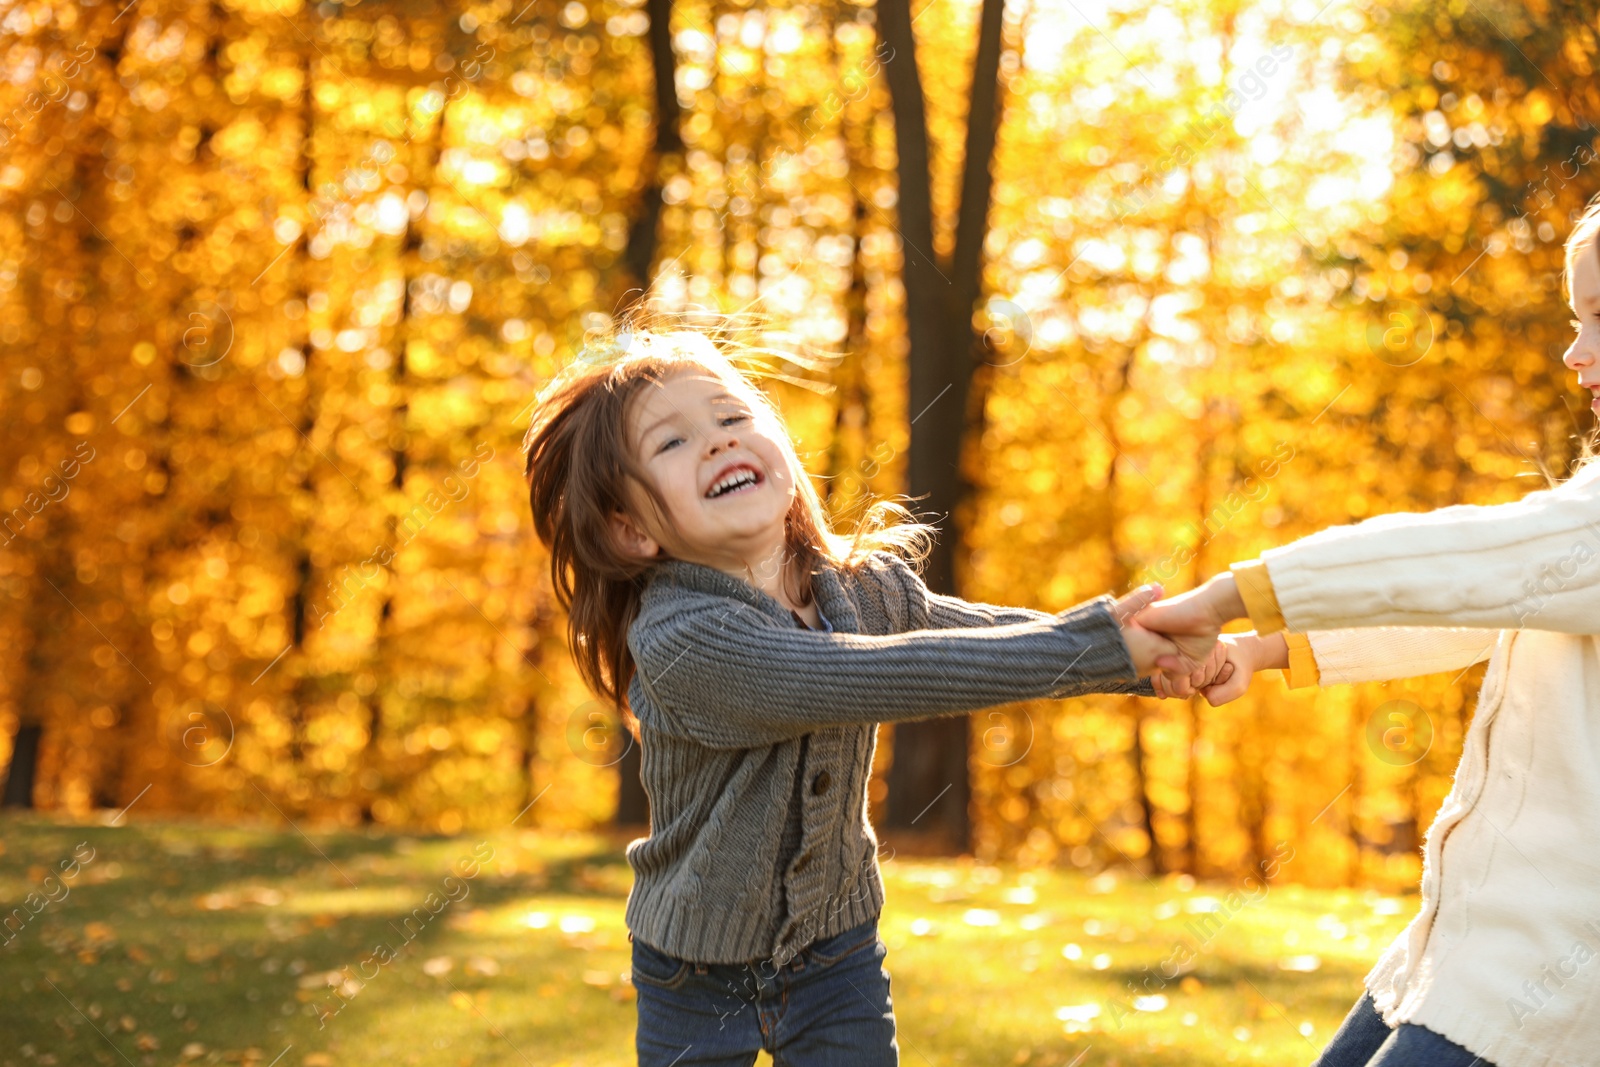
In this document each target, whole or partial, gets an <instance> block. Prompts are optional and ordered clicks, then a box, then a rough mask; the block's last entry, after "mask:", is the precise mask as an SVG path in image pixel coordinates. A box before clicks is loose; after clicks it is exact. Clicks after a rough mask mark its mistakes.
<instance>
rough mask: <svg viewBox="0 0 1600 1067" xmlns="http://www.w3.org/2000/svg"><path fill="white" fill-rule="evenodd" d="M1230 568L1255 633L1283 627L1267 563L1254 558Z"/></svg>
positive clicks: (1273, 632)
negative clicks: (1253, 625) (1253, 624)
mask: <svg viewBox="0 0 1600 1067" xmlns="http://www.w3.org/2000/svg"><path fill="white" fill-rule="evenodd" d="M1230 569H1231V570H1232V571H1233V580H1234V582H1235V584H1237V585H1238V587H1239V599H1240V600H1243V601H1244V609H1245V610H1246V611H1248V612H1249V613H1250V621H1251V622H1253V623H1255V627H1256V633H1258V634H1275V633H1277V632H1278V631H1279V630H1282V629H1284V628H1285V626H1284V621H1283V610H1282V609H1281V608H1279V607H1278V594H1277V592H1276V591H1274V590H1273V588H1272V576H1271V575H1269V574H1268V573H1267V565H1266V564H1265V563H1263V562H1262V561H1261V560H1259V559H1256V560H1251V561H1250V562H1249V563H1235V564H1234V565H1233V567H1232V568H1230Z"/></svg>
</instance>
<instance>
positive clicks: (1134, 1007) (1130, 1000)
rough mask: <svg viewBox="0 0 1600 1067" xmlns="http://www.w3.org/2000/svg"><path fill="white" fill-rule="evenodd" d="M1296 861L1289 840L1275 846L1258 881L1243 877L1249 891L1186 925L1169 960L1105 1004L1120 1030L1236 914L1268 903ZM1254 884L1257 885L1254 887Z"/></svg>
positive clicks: (1233, 893) (1232, 894) (1188, 965)
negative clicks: (1283, 874) (1279, 876)
mask: <svg viewBox="0 0 1600 1067" xmlns="http://www.w3.org/2000/svg"><path fill="white" fill-rule="evenodd" d="M1293 860H1294V846H1292V845H1290V844H1289V843H1288V842H1287V841H1280V842H1278V843H1277V844H1276V845H1275V846H1273V849H1272V855H1271V856H1270V857H1268V858H1266V859H1263V860H1261V861H1260V864H1259V866H1260V869H1261V877H1260V879H1259V881H1258V879H1257V878H1256V876H1255V875H1254V874H1248V875H1246V876H1245V878H1244V887H1245V889H1246V892H1243V893H1241V892H1240V891H1239V890H1238V889H1234V890H1232V891H1230V892H1229V893H1228V895H1227V896H1226V897H1224V898H1223V899H1222V900H1220V901H1218V902H1217V906H1216V908H1215V909H1214V910H1212V911H1207V912H1201V913H1199V914H1198V915H1196V916H1195V917H1194V918H1192V919H1190V920H1189V921H1188V922H1186V923H1184V930H1185V933H1186V936H1184V937H1181V938H1179V939H1178V940H1177V941H1175V942H1174V943H1173V946H1172V951H1171V952H1170V953H1169V954H1168V955H1167V957H1166V959H1164V960H1162V961H1161V962H1160V963H1158V964H1156V965H1155V967H1154V968H1151V967H1146V968H1145V969H1144V977H1143V978H1141V979H1138V980H1137V984H1136V980H1135V979H1129V980H1128V981H1127V982H1126V983H1125V988H1126V989H1127V994H1126V995H1125V996H1118V997H1117V998H1115V999H1112V1000H1108V1001H1107V1002H1106V1007H1107V1011H1108V1013H1109V1014H1110V1016H1111V1018H1112V1020H1113V1021H1114V1022H1115V1023H1116V1025H1117V1029H1118V1030H1120V1029H1122V1027H1123V1024H1124V1022H1125V1020H1126V1019H1127V1018H1128V1017H1129V1016H1130V1015H1133V1014H1135V1013H1136V1012H1138V1011H1139V1010H1140V1009H1139V1001H1140V1000H1142V999H1143V998H1144V997H1149V996H1156V995H1158V994H1159V993H1160V992H1161V990H1162V989H1164V988H1166V986H1167V984H1168V983H1169V982H1174V981H1177V980H1178V979H1179V978H1181V977H1182V976H1183V975H1185V974H1187V973H1188V972H1189V971H1190V970H1192V969H1193V967H1194V960H1195V957H1196V956H1198V955H1199V954H1200V953H1201V952H1203V951H1204V950H1205V947H1206V946H1207V945H1209V944H1210V943H1211V942H1212V940H1213V939H1214V938H1215V937H1216V936H1217V935H1218V934H1219V933H1221V932H1222V929H1223V927H1225V926H1227V925H1228V923H1229V922H1231V921H1232V920H1233V918H1234V917H1235V916H1236V915H1238V914H1239V913H1240V912H1242V911H1243V910H1244V909H1246V908H1249V907H1254V906H1255V905H1257V904H1260V903H1261V902H1262V901H1263V900H1265V899H1266V898H1267V894H1268V893H1270V892H1271V891H1272V885H1271V882H1272V879H1273V878H1275V877H1276V876H1277V874H1278V872H1279V871H1280V870H1282V869H1283V868H1284V867H1285V866H1286V865H1288V864H1289V863H1291V862H1292V861H1293ZM1253 882H1255V883H1257V884H1256V885H1254V886H1253V887H1252V885H1251V883H1253Z"/></svg>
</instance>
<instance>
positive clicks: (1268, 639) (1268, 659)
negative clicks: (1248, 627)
mask: <svg viewBox="0 0 1600 1067" xmlns="http://www.w3.org/2000/svg"><path fill="white" fill-rule="evenodd" d="M1249 636H1250V638H1251V641H1250V644H1251V646H1252V647H1251V659H1252V660H1253V661H1254V663H1255V669H1256V670H1258V671H1270V670H1280V671H1286V670H1288V669H1289V642H1288V641H1287V640H1285V639H1284V636H1283V631H1282V630H1280V631H1278V632H1277V633H1274V634H1264V635H1263V634H1250V635H1249Z"/></svg>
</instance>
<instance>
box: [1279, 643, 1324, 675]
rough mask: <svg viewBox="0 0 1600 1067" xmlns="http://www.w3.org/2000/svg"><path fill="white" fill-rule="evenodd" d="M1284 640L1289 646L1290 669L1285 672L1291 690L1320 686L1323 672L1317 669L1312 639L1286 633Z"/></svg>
mask: <svg viewBox="0 0 1600 1067" xmlns="http://www.w3.org/2000/svg"><path fill="white" fill-rule="evenodd" d="M1283 640H1284V643H1285V644H1287V645H1288V646H1289V669H1288V670H1286V671H1284V672H1283V677H1284V680H1285V681H1287V682H1288V683H1289V688H1290V689H1304V688H1306V687H1307V686H1312V685H1320V684H1321V683H1322V672H1321V670H1319V669H1318V667H1317V657H1316V654H1315V653H1313V652H1312V651H1311V639H1310V638H1309V637H1307V636H1306V635H1305V634H1296V633H1285V634H1284V635H1283Z"/></svg>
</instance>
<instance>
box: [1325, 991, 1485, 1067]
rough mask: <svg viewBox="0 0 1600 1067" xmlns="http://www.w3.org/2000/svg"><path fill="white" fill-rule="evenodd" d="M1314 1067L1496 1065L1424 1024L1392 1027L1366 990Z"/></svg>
mask: <svg viewBox="0 0 1600 1067" xmlns="http://www.w3.org/2000/svg"><path fill="white" fill-rule="evenodd" d="M1311 1067H1494V1064H1492V1063H1490V1062H1489V1061H1488V1060H1486V1059H1484V1058H1483V1057H1482V1056H1475V1055H1473V1054H1472V1053H1471V1052H1469V1051H1468V1050H1466V1049H1464V1048H1462V1047H1461V1046H1460V1045H1458V1044H1456V1043H1455V1042H1454V1041H1451V1040H1450V1039H1449V1038H1446V1037H1441V1036H1440V1035H1438V1034H1436V1033H1434V1032H1433V1031H1432V1030H1429V1029H1428V1028H1427V1027H1425V1026H1414V1025H1412V1024H1411V1023H1401V1024H1400V1025H1399V1026H1397V1027H1395V1028H1394V1029H1393V1030H1391V1029H1389V1026H1388V1024H1387V1023H1385V1022H1384V1021H1383V1016H1382V1015H1379V1014H1378V1009H1377V1007H1376V1006H1375V1005H1374V1004H1373V1003H1372V994H1371V993H1363V994H1362V995H1361V999H1360V1000H1358V1001H1356V1006H1355V1007H1353V1008H1351V1009H1350V1014H1349V1015H1347V1016H1345V1019H1344V1023H1343V1024H1342V1025H1341V1026H1340V1027H1339V1032H1338V1033H1336V1034H1334V1035H1333V1040H1332V1041H1330V1042H1328V1047H1327V1048H1325V1049H1323V1050H1322V1055H1321V1056H1320V1057H1319V1058H1318V1059H1317V1062H1316V1063H1314V1064H1312V1065H1311Z"/></svg>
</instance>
